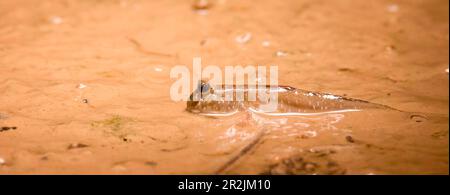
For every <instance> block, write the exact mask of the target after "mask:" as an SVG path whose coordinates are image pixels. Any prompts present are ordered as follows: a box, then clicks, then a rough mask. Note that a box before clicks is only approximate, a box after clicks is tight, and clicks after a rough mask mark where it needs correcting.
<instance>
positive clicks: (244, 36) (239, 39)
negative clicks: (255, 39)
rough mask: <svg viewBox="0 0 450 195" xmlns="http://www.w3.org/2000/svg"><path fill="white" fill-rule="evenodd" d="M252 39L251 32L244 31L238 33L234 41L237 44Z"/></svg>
mask: <svg viewBox="0 0 450 195" xmlns="http://www.w3.org/2000/svg"><path fill="white" fill-rule="evenodd" d="M251 39H252V33H249V32H247V33H245V34H242V35H239V36H237V37H236V38H235V41H236V42H237V43H239V44H245V43H248V42H249V41H250V40H251Z"/></svg>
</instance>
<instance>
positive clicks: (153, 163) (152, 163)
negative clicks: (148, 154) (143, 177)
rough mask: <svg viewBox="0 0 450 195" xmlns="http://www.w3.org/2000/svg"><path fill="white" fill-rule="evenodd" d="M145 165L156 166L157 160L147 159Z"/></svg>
mask: <svg viewBox="0 0 450 195" xmlns="http://www.w3.org/2000/svg"><path fill="white" fill-rule="evenodd" d="M145 165H148V166H152V167H154V166H157V165H158V163H157V162H153V161H147V162H145Z"/></svg>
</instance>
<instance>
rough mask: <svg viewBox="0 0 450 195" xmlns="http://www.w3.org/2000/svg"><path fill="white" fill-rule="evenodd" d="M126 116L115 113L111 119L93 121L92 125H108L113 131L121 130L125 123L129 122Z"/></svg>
mask: <svg viewBox="0 0 450 195" xmlns="http://www.w3.org/2000/svg"><path fill="white" fill-rule="evenodd" d="M127 121H128V120H126V119H125V118H123V117H121V116H118V115H115V116H112V117H111V118H109V119H106V120H103V121H96V122H93V123H91V126H92V127H106V128H109V129H111V130H112V131H119V130H120V129H122V128H123V126H124V124H125V123H126V122H127Z"/></svg>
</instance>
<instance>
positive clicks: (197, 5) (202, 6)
mask: <svg viewBox="0 0 450 195" xmlns="http://www.w3.org/2000/svg"><path fill="white" fill-rule="evenodd" d="M212 6H213V4H212V3H211V1H209V0H195V1H194V3H193V4H192V9H194V10H195V11H206V10H208V9H210V8H211V7H212Z"/></svg>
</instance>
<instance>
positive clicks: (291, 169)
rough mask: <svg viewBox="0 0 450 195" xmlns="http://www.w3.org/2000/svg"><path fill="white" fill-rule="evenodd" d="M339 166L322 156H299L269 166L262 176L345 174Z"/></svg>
mask: <svg viewBox="0 0 450 195" xmlns="http://www.w3.org/2000/svg"><path fill="white" fill-rule="evenodd" d="M345 172H346V170H345V169H344V168H342V167H341V166H339V164H338V163H337V162H335V161H332V160H331V159H328V158H326V157H324V156H311V155H310V156H308V155H307V154H299V155H295V156H292V157H288V158H285V159H283V160H281V161H280V162H278V163H275V164H272V165H270V166H269V168H268V170H267V171H265V172H263V173H262V174H264V175H311V174H345Z"/></svg>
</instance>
